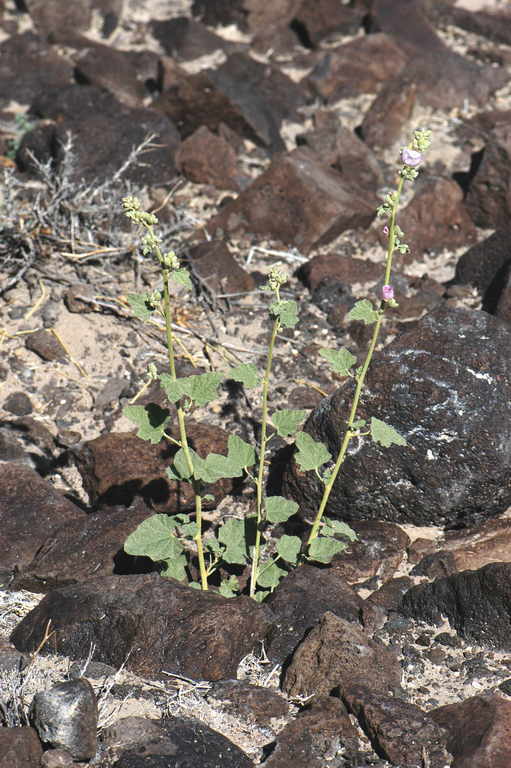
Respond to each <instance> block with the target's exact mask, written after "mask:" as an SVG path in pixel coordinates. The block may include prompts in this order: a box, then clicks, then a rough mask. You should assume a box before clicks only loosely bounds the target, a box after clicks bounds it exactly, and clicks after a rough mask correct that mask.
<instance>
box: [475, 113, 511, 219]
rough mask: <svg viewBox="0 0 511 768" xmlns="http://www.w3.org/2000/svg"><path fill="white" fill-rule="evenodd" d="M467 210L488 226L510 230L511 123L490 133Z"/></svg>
mask: <svg viewBox="0 0 511 768" xmlns="http://www.w3.org/2000/svg"><path fill="white" fill-rule="evenodd" d="M466 205H467V209H468V211H469V213H470V215H471V216H472V218H473V220H474V222H475V223H476V224H477V225H478V226H479V227H484V228H486V229H502V228H503V229H507V227H508V226H509V217H510V214H511V124H510V123H509V122H508V123H507V124H506V123H504V124H502V125H498V126H497V127H496V128H495V129H494V130H493V131H492V133H491V134H490V136H489V138H488V142H487V144H486V146H485V148H484V152H483V156H482V160H481V163H480V165H479V167H478V169H477V171H476V173H475V175H474V177H473V179H472V181H471V182H470V187H469V190H468V193H467V197H466Z"/></svg>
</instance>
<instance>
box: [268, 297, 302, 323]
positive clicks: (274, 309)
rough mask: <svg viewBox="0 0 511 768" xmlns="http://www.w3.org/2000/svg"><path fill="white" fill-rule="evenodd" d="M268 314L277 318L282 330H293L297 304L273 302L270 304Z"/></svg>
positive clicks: (296, 320)
mask: <svg viewBox="0 0 511 768" xmlns="http://www.w3.org/2000/svg"><path fill="white" fill-rule="evenodd" d="M270 314H271V316H272V317H275V318H276V317H278V319H279V320H280V324H281V325H283V326H284V328H293V327H294V326H295V325H296V324H297V322H298V304H297V303H296V301H274V302H273V304H270Z"/></svg>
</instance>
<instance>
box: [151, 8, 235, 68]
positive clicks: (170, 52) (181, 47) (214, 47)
mask: <svg viewBox="0 0 511 768" xmlns="http://www.w3.org/2000/svg"><path fill="white" fill-rule="evenodd" d="M150 29H151V32H152V34H153V37H155V38H156V40H158V42H159V43H160V45H161V46H162V48H163V50H164V51H165V53H166V54H167V56H171V57H172V58H173V59H176V61H191V60H193V59H198V58H200V57H201V56H205V55H206V54H211V53H214V52H215V51H218V50H222V51H225V52H226V53H229V52H232V51H233V49H236V48H239V47H240V44H234V43H231V42H229V41H228V40H226V39H225V38H223V37H220V36H219V35H215V33H214V32H212V31H211V30H210V29H208V28H207V27H205V26H204V24H201V23H200V22H199V21H195V19H189V18H187V17H186V16H179V17H177V18H175V19H164V20H162V21H160V20H158V21H154V20H153V21H151V22H150Z"/></svg>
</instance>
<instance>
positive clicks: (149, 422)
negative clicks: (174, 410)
mask: <svg viewBox="0 0 511 768" xmlns="http://www.w3.org/2000/svg"><path fill="white" fill-rule="evenodd" d="M122 413H123V416H125V417H126V418H127V419H129V420H130V421H131V422H133V424H136V425H137V427H138V431H137V437H140V438H141V439H142V440H147V441H148V442H149V443H152V444H153V445H156V444H157V443H159V442H160V440H161V439H162V437H163V433H164V432H165V427H166V425H167V423H168V422H169V420H170V415H169V410H168V409H167V408H160V406H159V405H156V403H149V404H148V405H126V406H124V408H123V411H122Z"/></svg>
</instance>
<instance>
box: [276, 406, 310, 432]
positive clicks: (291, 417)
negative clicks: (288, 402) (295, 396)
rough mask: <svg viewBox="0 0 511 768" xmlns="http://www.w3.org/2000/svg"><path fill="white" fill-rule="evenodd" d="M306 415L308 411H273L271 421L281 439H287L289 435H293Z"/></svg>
mask: <svg viewBox="0 0 511 768" xmlns="http://www.w3.org/2000/svg"><path fill="white" fill-rule="evenodd" d="M308 413H309V411H299V410H296V411H295V410H287V409H284V410H282V411H275V413H273V414H272V416H271V420H272V423H273V425H274V426H275V429H276V430H277V433H278V434H279V435H280V436H281V437H289V435H294V433H295V432H296V430H297V429H298V427H299V426H300V424H301V423H302V422H303V420H304V419H305V417H306V416H307V414H308Z"/></svg>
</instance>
